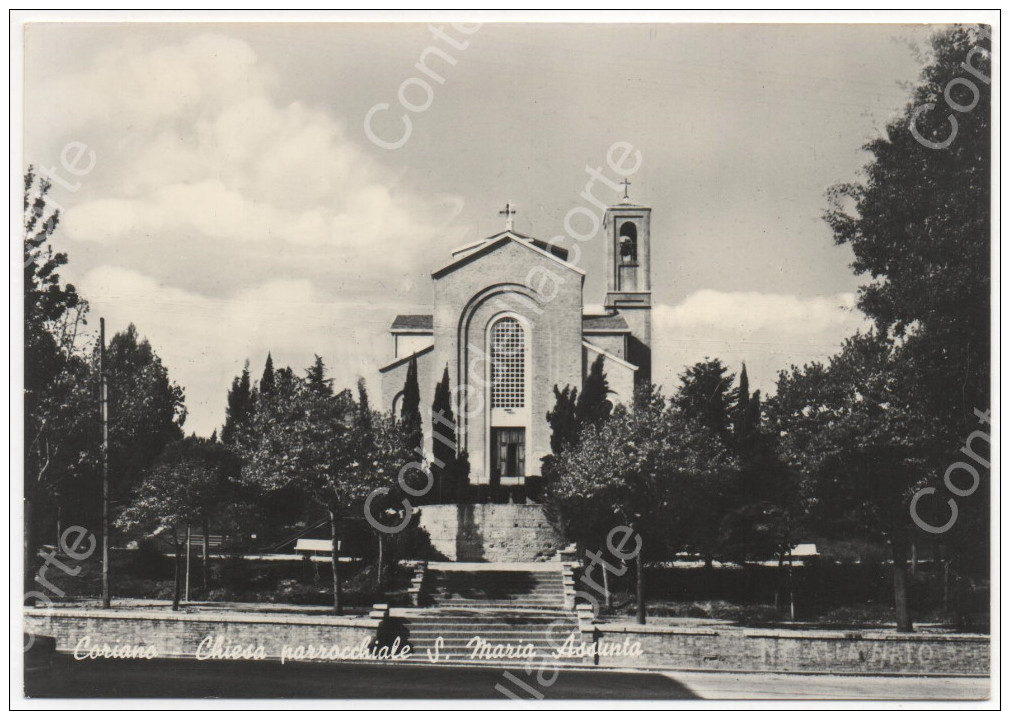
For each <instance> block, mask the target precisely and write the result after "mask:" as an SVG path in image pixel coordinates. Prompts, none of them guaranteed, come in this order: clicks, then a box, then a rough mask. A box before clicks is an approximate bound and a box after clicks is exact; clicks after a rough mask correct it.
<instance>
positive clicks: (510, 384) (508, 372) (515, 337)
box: [491, 316, 526, 410]
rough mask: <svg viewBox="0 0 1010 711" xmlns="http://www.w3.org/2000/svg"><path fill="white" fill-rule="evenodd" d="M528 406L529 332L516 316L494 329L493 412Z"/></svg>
mask: <svg viewBox="0 0 1010 711" xmlns="http://www.w3.org/2000/svg"><path fill="white" fill-rule="evenodd" d="M525 406H526V333H525V331H523V327H522V325H521V324H520V323H519V320H518V319H516V318H513V317H512V316H506V317H505V318H503V319H501V320H499V321H496V322H495V324H494V325H493V326H492V327H491V409H509V410H514V409H518V408H522V407H525Z"/></svg>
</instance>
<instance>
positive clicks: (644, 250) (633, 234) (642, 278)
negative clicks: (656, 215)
mask: <svg viewBox="0 0 1010 711" xmlns="http://www.w3.org/2000/svg"><path fill="white" fill-rule="evenodd" d="M651 217H652V208H651V207H643V206H641V205H633V204H631V202H630V201H629V199H628V193H627V185H625V193H624V200H623V201H622V202H621V203H619V204H617V205H613V206H611V207H609V208H607V212H606V216H605V218H604V223H603V224H604V230H605V233H606V235H607V298H606V301H605V302H604V306H606V308H607V310H608V311H612V312H617V313H619V314H621V315H622V316H623V317H624V320H625V321H627V323H628V327H629V328H630V329H631V335H630V336H629V341H628V349H627V353H628V361H629V362H630V363H632V364H634V365H637V366H638V373H637V374H636V382H635V385H636V386H637V385H640V384H643V383H651V382H652V279H651V276H650V269H649V264H650V258H651V254H650V248H651V245H650V236H651V234H650V233H651V229H650V227H651V225H650V223H651Z"/></svg>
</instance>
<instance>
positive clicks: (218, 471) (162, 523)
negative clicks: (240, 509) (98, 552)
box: [116, 436, 235, 610]
mask: <svg viewBox="0 0 1010 711" xmlns="http://www.w3.org/2000/svg"><path fill="white" fill-rule="evenodd" d="M234 471H235V467H234V462H233V460H231V458H230V454H229V453H228V451H227V450H226V449H224V448H223V447H222V446H221V445H218V444H212V443H210V442H209V441H207V440H203V439H200V438H198V437H195V436H191V437H188V438H186V439H185V440H181V441H178V442H175V443H173V444H171V445H169V446H168V447H167V448H166V449H165V451H164V452H163V454H162V455H161V456H160V457H159V458H158V461H157V462H156V463H155V464H154V466H153V467H152V468H151V470H150V471H149V472H148V473H147V474H146V476H145V477H144V478H143V479H142V480H141V482H140V483H139V485H138V486H137V489H136V491H135V492H134V495H133V497H132V499H131V502H130V504H129V505H128V506H127V507H126V508H125V509H124V510H123V511H122V512H121V513H120V515H119V517H118V518H117V520H116V525H117V526H118V527H119V528H121V529H122V530H123V531H124V532H126V533H128V534H133V535H145V536H152V535H157V534H159V533H162V532H163V533H164V535H166V536H167V537H168V539H169V540H170V541H171V543H172V546H173V547H174V549H175V585H174V592H173V595H172V609H173V610H178V609H179V603H180V600H181V598H182V582H181V581H182V573H181V570H182V558H183V545H184V544H185V542H186V535H187V529H188V528H189V527H191V526H204V527H205V528H204V535H206V534H207V528H206V525H207V522H208V521H210V520H212V519H215V518H218V517H219V515H220V514H221V512H222V510H223V508H224V506H226V505H227V502H229V501H230V500H231V499H232V496H230V491H229V489H230V487H231V482H230V479H229V475H230V474H232V473H234ZM205 565H206V564H205ZM205 570H206V567H205Z"/></svg>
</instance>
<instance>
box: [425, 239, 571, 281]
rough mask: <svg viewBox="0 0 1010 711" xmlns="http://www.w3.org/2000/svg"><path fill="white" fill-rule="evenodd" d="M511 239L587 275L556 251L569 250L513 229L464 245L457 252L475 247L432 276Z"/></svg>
mask: <svg viewBox="0 0 1010 711" xmlns="http://www.w3.org/2000/svg"><path fill="white" fill-rule="evenodd" d="M509 241H511V242H515V243H516V244H520V245H522V246H523V247H525V248H526V249H532V250H533V251H534V252H536V253H538V254H541V255H543V256H545V257H547V258H548V259H551V260H553V261H555V262H557V263H558V264H561V265H562V266H565V267H567V268H568V269H571V270H572V271H573V272H575V273H576V274H578V275H580V276H582V277H585V276H586V273H585V272H584V271H582V270H581V269H579V268H578V267H576V266H575V265H573V264H569V263H568V262H567V261H565V258H564V257H560V256H558V254H556V253H555V252H558V253H563V254H564V255H565V256H566V257H567V255H568V252H567V251H566V250H563V249H561V248H558V247H554V246H553V245H550V244H548V243H546V242H543V241H541V240H535V239H533V238H532V237H527V236H526V235H521V234H519V233H517V232H512V231H511V230H506V231H505V232H500V233H499V234H497V235H494V236H493V237H489V238H488V239H486V240H484V241H483V244H480V243H476V242H475V243H474V244H473V245H467V246H466V247H463V248H462V250H457V253H459V252H460V251H465V250H466V249H468V248H469V247H471V246H473V249H472V250H471V251H470V252H468V253H467V254H465V255H463V256H462V257H459V258H458V259H456V260H454V261H452V262H449V263H448V264H446V265H445V266H444V267H442V268H441V269H436V270H435V271H433V272H432V273H431V278H432V279H439V278H441V277H443V276H445V275H446V274H448V273H450V272H452V271H455V270H456V269H458V268H460V267H461V266H463V265H464V264H469V263H470V262H472V261H474V260H475V259H477V258H479V257H482V256H483V255H485V254H487V253H489V252H491V251H493V250H495V249H497V248H498V247H499V246H501V245H503V244H505V243H506V242H509Z"/></svg>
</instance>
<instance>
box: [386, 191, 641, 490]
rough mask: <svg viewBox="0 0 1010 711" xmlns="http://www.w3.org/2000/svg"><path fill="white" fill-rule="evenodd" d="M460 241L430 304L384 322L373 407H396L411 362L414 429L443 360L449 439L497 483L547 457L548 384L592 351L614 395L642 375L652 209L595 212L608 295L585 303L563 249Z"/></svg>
mask: <svg viewBox="0 0 1010 711" xmlns="http://www.w3.org/2000/svg"><path fill="white" fill-rule="evenodd" d="M502 214H504V215H505V217H506V229H505V231H504V232H500V233H498V234H495V235H492V236H490V237H487V238H485V239H481V240H479V241H476V242H473V243H471V244H467V245H463V246H461V247H459V248H457V249H456V250H454V251H453V253H452V255H451V259H450V261H448V263H446V264H445V265H444V266H442V267H440V268H438V269H436V270H435V271H434V272H432V274H431V279H432V286H433V289H434V299H433V302H432V308H431V311H430V312H428V313H423V314H400V315H398V316H396V318H395V319H393V323H392V325H391V326H390V328H389V332H390V334H391V335H392V361H391V362H390V363H389V364H388V365H386V366H384V367H382V368H380V373H381V382H382V398H383V399H382V406H383V407H384V408H392V409H393V410H394V411H396V412H398V411H399V406H400V401H401V399H402V396H403V387H404V383H405V380H406V374H407V368H408V365H409V363H410V361H411V359H416V361H417V368H418V384H419V387H420V393H421V404H422V406H421V414H422V417H423V419H424V429H425V432H426V434H427V435H428V436H429V437H430V432H431V412H430V404H431V401H432V398H433V395H434V391H435V385H436V384H437V383H438V381H439V380H440V379H441V378H442V374H443V372H444V371H445V370H446V368H448V372H449V384H450V388H451V391H452V399H453V412H454V415H455V418H456V423H457V428H458V429H457V438H456V439H457V446H458V448H459V450H461V451H462V450H466V451H467V452H468V453H469V458H470V466H471V473H470V481H471V482H472V483H473V484H487V483H490V482H492V481H495V482H498V483H500V484H502V485H506V486H507V485H515V484H521V483H523V482H524V480H525V478H526V477H535V476H540V473H541V472H540V466H541V458H542V457H544V456H545V455H547V454H550V452H551V447H550V436H551V430H550V425H549V424H548V423H547V417H546V416H547V413H548V412H549V411H550V410H551V409H552V408H553V407H554V402H555V398H554V386H555V385H557V386H558V387H559V388H564V387H565V386H566V385H573V386H577V387H579V389H580V391H581V389H582V384H583V381H584V379H585V377H586V375H587V374H588V372H589V368H590V366H591V365H592V363H593V361H595V360H596V359H597V358H598V357H599V356H602V357H603V361H604V371H605V372H606V375H607V380H608V382H609V385H610V389H611V391H612V394H611V398H612V400H613V401H614V402H615V403H616V402H625V403H629V402H630V401H631V398H632V395H633V392H634V388H635V387H636V385H639V384H643V383H649V382H650V381H651V341H652V333H651V330H652V317H651V313H652V312H651V309H652V297H651V284H650V274H649V257H650V255H649V249H650V244H649V240H650V216H651V208H649V207H642V206H639V205H633V204H630V202H628V201H627V198H625V201H624V202H622V203H620V204H618V205H614V206H612V207H610V208H608V209H607V210H606V214H605V218H604V223H603V233H602V234H603V236H604V238H605V239H606V241H607V250H606V253H607V257H606V259H607V261H606V269H607V294H606V299H605V301H604V303H603V304H602V305H601V306H602V308H601V306H596V307H595V308H586V305H585V304H584V303H583V282H584V281H585V276H586V273H585V272H584V271H583V270H581V269H580V268H579V267H578V266H577V265H576V264H574V263H572V261H570V260H569V253H568V250H566V249H563V248H561V247H559V246H556V245H554V244H550V243H547V242H544V241H542V240H540V239H537V238H535V237H529V236H527V235H523V234H519V233H518V232H516V231H515V230H514V229H513V225H512V219H511V217H512V214H514V211H513V210H512V209H511V206H508V205H507V206H506V208H505V210H504V211H503V212H502Z"/></svg>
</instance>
